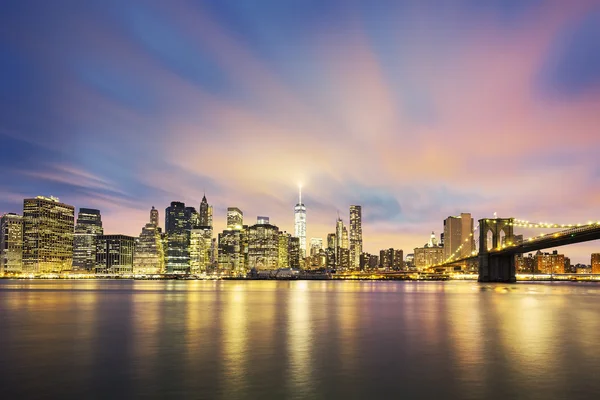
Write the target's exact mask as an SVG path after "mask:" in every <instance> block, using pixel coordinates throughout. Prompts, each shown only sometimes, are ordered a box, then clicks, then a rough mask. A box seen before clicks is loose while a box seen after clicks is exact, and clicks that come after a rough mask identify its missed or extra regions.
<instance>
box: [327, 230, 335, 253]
mask: <svg viewBox="0 0 600 400" xmlns="http://www.w3.org/2000/svg"><path fill="white" fill-rule="evenodd" d="M327 249H330V250H333V251H335V233H328V234H327Z"/></svg>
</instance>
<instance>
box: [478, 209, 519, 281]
mask: <svg viewBox="0 0 600 400" xmlns="http://www.w3.org/2000/svg"><path fill="white" fill-rule="evenodd" d="M513 222H514V218H494V219H480V220H479V279H478V280H479V282H516V280H517V279H516V271H515V256H514V254H495V252H496V251H498V250H500V249H501V248H502V245H503V244H504V243H502V235H504V242H505V243H512V242H513V240H514V233H513ZM490 232H491V233H492V242H491V243H490V245H491V247H490V248H488V235H489V233H490Z"/></svg>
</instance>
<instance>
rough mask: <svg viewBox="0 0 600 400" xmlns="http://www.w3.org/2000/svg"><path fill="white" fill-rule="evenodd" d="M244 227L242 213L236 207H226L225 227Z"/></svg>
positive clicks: (229, 228)
mask: <svg viewBox="0 0 600 400" xmlns="http://www.w3.org/2000/svg"><path fill="white" fill-rule="evenodd" d="M243 227H244V213H243V212H242V210H240V209H239V208H237V207H228V208H227V229H228V230H232V229H237V230H241V229H242V228H243Z"/></svg>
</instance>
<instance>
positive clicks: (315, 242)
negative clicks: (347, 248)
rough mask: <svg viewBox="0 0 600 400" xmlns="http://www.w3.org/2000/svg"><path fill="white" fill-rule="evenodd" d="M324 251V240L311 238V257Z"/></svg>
mask: <svg viewBox="0 0 600 400" xmlns="http://www.w3.org/2000/svg"><path fill="white" fill-rule="evenodd" d="M321 250H323V238H310V255H311V256H314V255H315V254H317V253H319V252H320V251H321Z"/></svg>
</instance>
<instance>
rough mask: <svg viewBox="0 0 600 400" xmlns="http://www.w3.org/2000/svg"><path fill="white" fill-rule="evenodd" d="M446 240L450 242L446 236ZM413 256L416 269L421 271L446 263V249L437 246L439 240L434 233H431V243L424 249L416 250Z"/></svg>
mask: <svg viewBox="0 0 600 400" xmlns="http://www.w3.org/2000/svg"><path fill="white" fill-rule="evenodd" d="M444 240H445V241H447V240H448V237H447V236H446V235H444ZM413 254H414V264H415V268H416V269H417V270H419V271H422V270H425V269H427V268H430V267H433V266H436V265H440V264H442V263H443V262H444V248H443V247H441V246H439V245H438V244H437V239H436V237H435V234H434V233H433V232H431V236H430V237H429V242H428V243H427V244H425V245H424V246H423V247H418V248H416V249H415V250H414V253H413Z"/></svg>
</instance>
